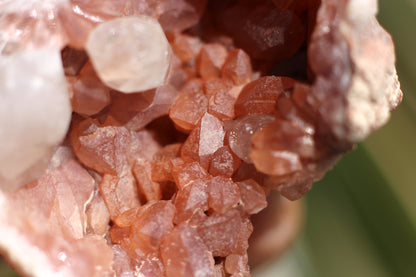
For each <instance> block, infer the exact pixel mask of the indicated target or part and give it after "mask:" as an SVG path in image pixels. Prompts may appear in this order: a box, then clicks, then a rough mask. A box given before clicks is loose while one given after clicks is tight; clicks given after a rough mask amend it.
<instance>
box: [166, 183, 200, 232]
mask: <svg viewBox="0 0 416 277" xmlns="http://www.w3.org/2000/svg"><path fill="white" fill-rule="evenodd" d="M175 206H176V216H175V219H174V222H175V223H176V224H179V223H181V222H183V221H187V220H190V219H191V217H192V216H193V215H194V214H195V212H196V211H197V210H198V209H199V210H202V211H203V212H204V211H207V210H208V194H207V183H206V181H203V180H195V181H193V182H191V183H190V184H189V185H187V186H185V187H184V188H183V189H181V190H179V191H178V193H177V195H176V197H175Z"/></svg>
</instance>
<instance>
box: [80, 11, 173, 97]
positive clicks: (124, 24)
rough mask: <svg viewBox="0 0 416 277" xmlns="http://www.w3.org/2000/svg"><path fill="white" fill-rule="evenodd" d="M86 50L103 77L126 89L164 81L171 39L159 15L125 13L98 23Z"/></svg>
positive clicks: (153, 84) (133, 89) (127, 91)
mask: <svg viewBox="0 0 416 277" xmlns="http://www.w3.org/2000/svg"><path fill="white" fill-rule="evenodd" d="M86 50H87V52H88V55H89V56H90V58H91V61H92V63H93V65H94V68H95V70H96V71H97V74H98V76H99V77H100V79H101V80H102V81H103V82H104V83H105V84H106V85H107V86H109V87H111V88H113V89H116V90H118V91H121V92H125V93H132V92H138V91H144V90H148V89H152V88H155V87H158V86H160V85H162V84H163V83H164V81H165V79H166V75H167V72H168V69H169V65H170V48H169V43H168V41H167V39H166V37H165V34H164V33H163V30H162V28H161V26H160V24H159V23H158V22H157V20H156V19H154V18H151V17H148V16H139V17H134V16H132V17H122V18H117V19H114V20H110V21H107V22H105V23H102V24H100V25H98V26H97V27H96V28H95V29H94V30H93V31H92V32H91V34H90V35H89V37H88V41H87V44H86Z"/></svg>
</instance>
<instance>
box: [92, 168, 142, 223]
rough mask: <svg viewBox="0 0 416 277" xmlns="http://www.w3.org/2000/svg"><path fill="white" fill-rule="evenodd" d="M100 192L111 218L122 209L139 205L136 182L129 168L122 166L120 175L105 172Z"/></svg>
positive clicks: (121, 211) (122, 210)
mask: <svg viewBox="0 0 416 277" xmlns="http://www.w3.org/2000/svg"><path fill="white" fill-rule="evenodd" d="M100 192H101V195H102V196H103V198H104V201H105V203H106V205H107V208H108V210H109V212H110V217H111V219H112V220H114V219H115V218H116V217H117V216H118V215H120V214H121V213H123V212H124V211H126V210H128V209H131V208H134V207H137V206H140V201H139V199H138V195H137V188H136V182H135V180H134V177H133V174H132V173H131V172H130V169H129V168H124V169H123V170H122V171H121V173H120V176H114V175H110V174H105V175H104V176H103V180H102V181H101V183H100Z"/></svg>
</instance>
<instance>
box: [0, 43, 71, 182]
mask: <svg viewBox="0 0 416 277" xmlns="http://www.w3.org/2000/svg"><path fill="white" fill-rule="evenodd" d="M1 59H3V61H2V62H1V63H0V184H1V186H2V187H3V188H14V187H17V186H20V185H23V184H24V183H25V182H28V181H32V180H33V179H34V178H37V177H39V176H40V175H41V174H42V173H43V170H44V169H45V168H46V166H47V160H48V159H49V157H50V155H51V153H52V150H53V147H54V146H55V145H56V144H57V143H59V142H60V141H61V140H62V139H63V138H64V136H65V134H66V131H67V128H68V125H69V122H70V119H71V106H70V103H69V97H68V92H67V87H66V83H65V82H66V81H65V77H64V72H63V68H62V62H61V56H60V51H59V49H40V50H32V51H26V52H19V53H16V54H13V55H11V56H9V57H7V58H5V57H1Z"/></svg>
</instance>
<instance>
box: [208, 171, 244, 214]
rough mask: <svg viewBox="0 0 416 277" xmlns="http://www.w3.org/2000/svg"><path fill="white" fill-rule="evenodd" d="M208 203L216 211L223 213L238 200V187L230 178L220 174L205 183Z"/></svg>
mask: <svg viewBox="0 0 416 277" xmlns="http://www.w3.org/2000/svg"><path fill="white" fill-rule="evenodd" d="M207 192H208V205H209V207H210V208H212V209H213V210H214V211H216V212H218V213H221V214H223V213H225V212H227V211H228V210H230V209H231V208H233V207H235V206H236V205H237V203H238V202H239V201H240V189H239V187H238V185H237V184H236V183H234V182H233V181H232V180H231V179H229V178H225V177H222V176H217V177H214V178H212V179H211V180H210V181H209V182H208V183H207Z"/></svg>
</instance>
